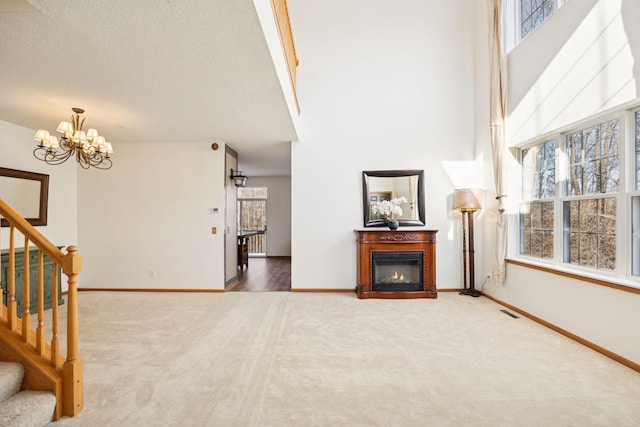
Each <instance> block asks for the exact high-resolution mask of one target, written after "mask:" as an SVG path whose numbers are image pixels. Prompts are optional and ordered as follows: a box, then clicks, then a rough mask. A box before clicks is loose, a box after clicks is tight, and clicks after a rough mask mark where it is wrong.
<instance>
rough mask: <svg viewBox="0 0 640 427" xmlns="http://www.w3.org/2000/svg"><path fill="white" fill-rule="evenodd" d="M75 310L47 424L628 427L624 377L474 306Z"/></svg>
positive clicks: (267, 304) (113, 296)
mask: <svg viewBox="0 0 640 427" xmlns="http://www.w3.org/2000/svg"><path fill="white" fill-rule="evenodd" d="M79 301H80V307H81V308H80V319H81V329H80V342H81V354H82V356H83V358H84V363H85V365H84V366H85V374H84V390H85V401H84V405H85V408H84V411H83V412H82V413H80V414H79V415H78V416H76V417H74V418H64V419H63V420H62V421H60V422H58V423H55V424H52V425H53V426H66V425H74V426H118V427H122V426H617V427H618V426H639V425H640V374H638V373H636V372H634V371H632V370H631V369H628V368H626V367H624V366H622V365H619V364H617V363H616V362H613V361H612V360H610V359H608V358H606V357H604V356H602V355H600V354H598V353H596V352H594V351H592V350H589V349H588V348H585V347H583V346H581V345H579V344H577V343H575V342H573V341H571V340H569V339H567V338H565V337H563V336H561V335H559V334H556V333H554V332H552V331H550V330H549V329H547V328H545V327H543V326H540V325H538V324H536V323H534V322H532V321H530V320H528V319H525V318H519V319H513V318H511V317H509V316H507V315H505V314H504V313H501V312H500V311H499V310H500V309H503V307H501V306H499V305H497V304H495V303H493V302H491V301H490V300H487V299H486V298H471V297H465V296H459V295H457V294H454V293H440V295H439V298H438V299H437V300H358V299H357V298H356V297H355V295H353V294H322V293H317V294H316V293H314V294H308V293H283V292H273V293H227V294H176V293H118V292H111V293H109V292H82V293H80V297H79ZM64 307H66V305H65V306H64ZM612 333H615V331H613V332H612Z"/></svg>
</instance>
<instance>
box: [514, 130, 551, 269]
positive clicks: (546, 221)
mask: <svg viewBox="0 0 640 427" xmlns="http://www.w3.org/2000/svg"><path fill="white" fill-rule="evenodd" d="M555 182H556V141H554V140H552V141H547V142H545V143H543V144H540V145H536V146H534V147H531V148H527V149H525V150H522V194H523V197H522V198H523V201H524V203H522V204H521V207H520V254H521V255H527V256H533V257H537V258H553V215H554V207H553V205H554V202H553V198H554V196H555Z"/></svg>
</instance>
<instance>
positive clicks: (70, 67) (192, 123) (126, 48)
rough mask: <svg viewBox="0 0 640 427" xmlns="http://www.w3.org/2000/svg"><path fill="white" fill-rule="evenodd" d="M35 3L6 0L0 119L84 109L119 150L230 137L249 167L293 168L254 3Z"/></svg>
mask: <svg viewBox="0 0 640 427" xmlns="http://www.w3.org/2000/svg"><path fill="white" fill-rule="evenodd" d="M1 1H2V2H6V0H1ZM29 3H30V5H31V6H32V8H31V9H32V11H28V9H29V7H28V6H29V4H26V3H25V2H24V1H21V0H10V1H8V3H6V4H5V6H6V7H0V63H1V64H2V66H1V67H0V94H2V96H0V120H4V121H7V122H11V123H15V124H18V125H21V126H26V127H29V128H33V129H37V128H45V129H48V130H54V129H55V127H56V126H57V124H58V123H59V122H60V121H61V120H63V119H66V118H67V117H68V116H70V114H71V107H80V108H84V109H85V110H86V113H85V116H86V123H87V125H89V126H90V127H95V128H97V129H98V130H99V131H100V133H101V134H103V135H105V136H106V137H107V139H108V140H109V141H110V142H112V143H113V146H114V150H116V157H115V158H117V146H118V144H127V143H136V142H185V143H188V142H213V141H226V142H228V143H229V144H230V145H231V146H232V147H233V148H234V149H235V150H236V151H238V153H239V156H240V162H241V166H242V169H243V171H244V172H245V173H247V174H248V175H282V174H285V175H286V174H289V173H290V152H289V143H288V141H292V140H296V139H297V137H296V133H295V127H294V125H293V122H292V120H291V116H290V114H289V111H288V108H287V104H286V101H285V97H284V95H283V91H282V88H281V86H280V83H279V80H278V77H277V74H276V70H275V68H274V65H273V60H272V58H271V55H270V53H269V50H268V48H267V43H266V41H265V36H264V33H263V31H262V27H261V25H260V21H259V19H258V15H257V13H256V9H255V6H254V4H253V1H252V0H233V1H229V0H189V1H180V0H135V1H130V0H109V1H91V0H30V1H29ZM25 6H27V7H26V9H27V11H24V10H23V9H24V7H25ZM87 125H85V127H87ZM25 143H26V141H25Z"/></svg>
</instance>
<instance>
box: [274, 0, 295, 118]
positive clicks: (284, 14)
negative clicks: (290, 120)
mask: <svg viewBox="0 0 640 427" xmlns="http://www.w3.org/2000/svg"><path fill="white" fill-rule="evenodd" d="M271 8H272V9H273V15H274V17H275V20H276V25H277V27H278V32H279V33H280V42H281V43H282V49H283V50H284V56H285V59H286V60H287V68H288V69H289V77H290V78H291V85H292V87H293V93H294V94H295V93H296V68H297V67H298V64H299V63H300V62H299V61H298V56H297V55H296V46H295V44H294V42H293V31H292V30H291V20H290V19H289V7H288V6H287V0H271ZM296 103H297V97H296ZM299 110H300V109H299V108H298V112H300V111H299Z"/></svg>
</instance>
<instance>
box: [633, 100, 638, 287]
mask: <svg viewBox="0 0 640 427" xmlns="http://www.w3.org/2000/svg"><path fill="white" fill-rule="evenodd" d="M633 128H634V144H633V145H634V153H635V157H634V164H635V168H634V171H635V172H634V174H633V175H634V181H635V185H634V188H635V190H636V192H637V191H639V190H640V111H636V112H635V113H634V114H633ZM631 274H632V275H634V276H640V195H634V196H632V197H631Z"/></svg>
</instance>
